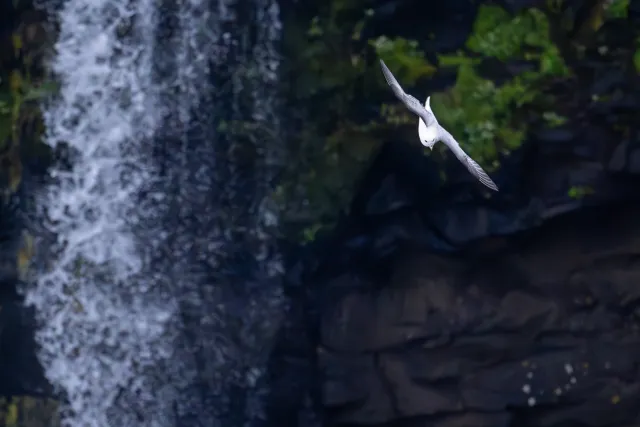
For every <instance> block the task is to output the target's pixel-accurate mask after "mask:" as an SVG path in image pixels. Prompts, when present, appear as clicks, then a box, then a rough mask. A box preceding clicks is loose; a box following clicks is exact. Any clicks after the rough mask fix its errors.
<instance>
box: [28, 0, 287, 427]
mask: <svg viewBox="0 0 640 427" xmlns="http://www.w3.org/2000/svg"><path fill="white" fill-rule="evenodd" d="M162 4H163V3H162V2H161V1H154V0H135V1H134V0H66V1H65V2H64V3H63V4H62V7H61V8H60V9H59V10H57V11H56V14H57V19H58V20H59V24H60V25H59V26H60V34H59V39H58V41H57V43H56V52H55V56H54V59H53V61H52V64H51V69H52V71H53V73H54V74H55V75H56V77H57V78H58V79H59V80H60V82H61V92H60V94H59V97H58V98H57V99H55V100H54V102H52V103H51V104H48V105H46V106H45V111H44V113H45V114H44V117H45V123H46V127H47V132H46V141H47V143H48V144H49V145H51V146H52V147H54V148H59V147H65V149H66V150H67V151H68V159H67V160H68V161H65V162H61V163H60V164H58V165H56V166H54V167H53V169H52V170H51V176H52V181H51V183H49V184H48V186H47V188H46V191H45V192H44V193H43V194H42V195H41V197H40V200H39V208H40V210H39V213H40V216H39V218H38V219H37V222H40V223H43V224H44V228H45V229H46V232H45V233H40V234H41V241H42V242H41V245H40V246H41V247H44V246H46V245H47V240H46V237H47V236H55V242H54V243H53V244H51V245H50V246H51V249H50V250H48V251H44V252H45V256H40V258H42V259H44V260H45V261H46V265H45V266H44V268H43V271H38V272H37V276H36V279H35V280H34V284H33V286H31V287H29V288H28V289H27V292H26V300H27V303H28V304H31V305H33V306H34V307H35V308H36V313H37V314H36V315H37V318H38V321H39V323H40V325H41V326H40V329H39V331H38V332H37V337H36V338H37V341H38V343H39V345H40V347H41V350H40V354H39V357H40V360H41V362H42V364H43V366H44V369H45V375H46V377H47V378H48V380H49V381H50V382H51V384H52V385H53V386H54V387H55V388H56V389H57V390H58V391H59V392H60V393H61V395H62V396H64V397H65V398H66V400H67V401H68V407H67V408H65V411H64V412H63V421H64V422H65V423H66V425H69V426H74V427H80V426H82V427H85V426H91V427H94V426H95V427H129V426H154V427H155V426H158V427H164V426H171V425H175V423H176V422H179V421H180V420H185V419H190V420H191V421H192V424H191V425H193V424H196V425H211V426H213V425H218V421H219V420H218V419H216V417H218V416H220V415H221V414H222V413H224V412H228V411H229V410H230V409H228V406H229V401H230V399H229V398H228V397H224V396H223V397H224V398H222V400H216V399H217V397H211V396H220V395H221V394H225V393H227V392H228V390H229V388H228V386H230V385H233V386H239V387H251V386H253V385H255V382H256V379H257V376H259V374H260V373H261V372H262V370H263V367H264V364H265V363H266V360H265V357H266V354H267V352H266V350H267V347H268V343H269V342H270V340H271V335H272V334H273V331H274V330H275V326H274V325H275V324H277V314H278V312H279V311H280V309H281V304H282V297H281V294H280V288H279V287H278V286H277V285H274V284H273V283H271V284H262V285H260V286H258V287H255V285H251V286H254V287H255V291H253V290H245V291H244V293H242V292H240V293H239V294H241V296H240V298H241V299H242V304H238V301H237V300H234V299H233V298H232V299H231V300H228V298H229V292H230V291H232V292H237V291H238V290H240V289H241V288H242V287H243V286H245V285H244V284H243V283H242V282H233V280H232V281H231V282H229V281H224V280H221V281H220V282H213V283H212V282H211V279H210V278H209V279H203V278H202V271H199V270H198V268H197V266H198V265H200V264H202V263H203V262H205V263H206V264H207V265H208V266H210V267H211V268H214V269H215V268H216V266H218V265H219V264H220V263H221V262H222V261H220V260H219V259H218V258H219V256H220V254H221V253H222V252H227V253H232V252H233V250H232V249H230V246H229V245H232V244H233V238H230V237H229V236H231V235H234V233H238V232H239V233H241V234H242V233H244V234H246V235H247V236H249V237H248V238H247V239H248V240H249V241H251V246H252V249H251V250H248V252H249V254H250V255H251V256H253V257H255V258H256V259H258V260H259V263H260V264H261V267H260V268H261V269H262V270H265V271H266V274H265V277H274V276H277V275H278V274H279V270H280V266H279V265H280V263H279V261H278V259H277V254H276V255H274V254H273V253H272V252H273V250H272V248H271V247H272V244H271V243H270V238H269V237H268V232H267V231H266V230H267V229H268V228H269V227H273V226H274V218H276V215H275V213H274V212H273V211H272V210H269V209H267V208H266V207H267V206H269V204H268V203H264V201H265V200H267V199H268V192H269V182H270V181H269V180H270V179H271V178H272V177H273V170H274V165H275V164H277V163H278V159H279V155H280V154H279V153H278V151H277V150H273V149H270V148H265V145H264V142H263V145H262V146H261V147H258V148H257V149H256V151H257V153H258V154H259V155H260V156H262V160H260V161H259V162H258V166H259V167H258V170H259V172H256V173H257V175H256V178H258V181H259V185H258V186H257V187H256V189H254V193H255V194H254V195H253V197H252V198H251V199H250V200H249V201H248V202H247V203H248V204H246V203H245V205H246V206H254V205H256V206H257V207H258V208H257V209H255V211H252V212H254V215H253V217H252V218H250V219H249V220H248V221H244V222H241V223H237V221H236V220H235V219H231V220H229V219H221V218H228V215H227V216H225V215H219V214H218V213H217V212H215V211H214V212H212V208H213V207H214V204H212V203H215V201H216V199H217V196H216V195H213V197H212V196H211V188H213V187H215V185H219V184H220V182H219V181H220V179H218V180H217V178H216V177H218V178H219V174H220V173H222V172H221V171H227V172H226V175H225V174H222V178H221V179H223V180H225V179H226V180H229V181H233V178H234V177H235V176H236V167H235V166H234V164H235V163H234V162H235V159H234V157H233V156H230V157H226V156H222V157H221V156H216V153H217V150H219V148H218V145H220V144H221V142H220V141H221V140H219V139H218V138H217V136H216V135H214V134H213V133H215V132H213V133H212V132H211V127H210V126H209V128H207V125H206V124H204V122H206V121H207V117H209V116H210V115H212V114H215V113H216V111H215V110H214V109H213V105H214V104H215V103H216V100H215V99H211V96H209V95H207V94H208V93H209V92H211V93H222V92H223V91H224V89H222V88H216V87H213V86H212V85H211V84H210V83H209V82H208V81H209V79H210V77H211V73H215V69H214V70H212V69H211V68H210V67H211V66H212V64H213V66H214V68H215V66H221V65H222V66H224V64H225V62H226V61H228V60H229V56H228V55H230V52H235V55H236V57H239V58H240V62H238V65H237V66H238V67H239V71H238V72H237V73H235V74H234V77H233V79H232V80H233V81H232V82H231V86H232V90H231V91H232V104H233V105H234V107H233V110H234V112H235V113H234V114H235V116H234V118H235V119H244V120H249V121H252V122H253V123H254V124H256V125H257V126H258V131H259V132H263V131H264V130H265V129H267V128H268V130H269V132H270V134H271V135H273V134H274V132H275V133H277V120H276V118H277V116H275V115H274V114H273V111H272V110H273V108H274V107H273V105H274V102H275V101H274V96H273V94H274V88H273V86H274V85H275V82H276V80H277V72H276V70H277V65H278V57H277V54H276V52H275V50H276V49H275V45H274V44H275V42H276V41H277V39H278V37H279V31H280V25H279V21H278V6H277V3H276V2H275V1H274V0H253V1H252V4H253V7H254V10H255V20H254V22H253V23H251V25H254V26H255V27H256V28H257V31H256V32H257V38H258V40H257V42H254V43H253V44H252V43H250V42H248V41H247V40H248V39H249V38H250V37H249V36H248V32H249V30H246V29H245V30H243V29H242V28H241V27H240V28H238V27H236V28H234V27H233V25H230V23H233V21H234V19H235V16H236V15H237V13H234V10H233V9H234V7H235V3H234V2H233V1H232V0H217V1H212V2H206V1H203V0H184V1H178V2H168V3H166V4H167V5H169V8H171V9H172V11H171V12H167V11H166V10H165V9H166V8H163V9H162V10H161V9H160V8H161V6H160V5H162ZM243 7H246V5H243ZM163 13H164V14H165V15H166V14H168V13H169V14H172V15H173V16H172V18H175V22H177V23H178V25H177V26H176V28H175V29H173V30H172V31H173V34H172V36H171V40H165V39H163V38H161V37H160V38H159V36H158V34H159V33H161V32H162V27H163V26H162V24H161V23H160V22H159V21H160V20H161V18H160V16H161V14H163ZM159 58H160V59H159ZM162 58H164V59H167V58H169V62H171V63H172V65H171V67H170V68H171V70H168V69H164V71H162V70H161V72H159V71H158V67H159V66H158V63H159V62H162ZM160 68H162V67H160ZM245 86H246V87H247V88H249V90H250V98H251V99H252V107H251V111H250V112H249V115H250V116H249V117H245V116H244V115H245V114H246V113H244V112H240V111H239V109H238V108H236V107H235V106H236V103H237V102H238V101H237V100H238V97H239V96H240V95H238V94H239V93H241V92H242V91H243V90H244V88H245ZM213 98H215V96H214V97H213ZM219 102H221V101H219V100H218V105H219ZM207 108H211V110H207ZM194 111H195V113H194ZM196 128H198V129H200V134H201V139H202V140H201V141H198V143H199V145H198V146H197V149H190V148H189V140H190V136H189V131H191V133H193V129H196ZM214 128H215V126H214ZM159 135H160V136H159ZM202 135H204V136H202ZM163 137H168V138H169V139H171V138H173V139H174V140H175V141H177V142H178V145H177V146H175V147H174V148H173V149H174V151H172V152H171V155H172V157H173V156H174V157H175V158H176V159H175V161H173V163H171V167H172V168H173V169H175V170H174V172H172V173H170V174H169V175H168V176H169V178H167V177H165V178H159V177H158V176H157V175H158V174H157V167H156V166H157V165H155V164H154V160H153V156H152V155H151V152H152V149H153V146H154V144H156V140H157V139H158V138H163ZM203 138H204V139H203ZM203 141H204V142H205V143H204V144H203V143H202V142H203ZM271 142H272V141H271ZM271 145H272V146H273V145H274V144H273V143H272V144H271ZM198 150H200V151H198ZM167 179H168V180H167ZM169 181H171V182H172V183H173V184H171V182H169ZM216 182H217V184H216ZM154 183H155V184H159V186H158V185H156V186H154ZM170 184H171V185H173V187H172V186H171V185H170ZM163 186H164V187H163ZM221 191H222V190H221ZM141 193H144V196H141ZM141 197H142V199H144V200H142V201H141ZM220 197H222V196H220ZM226 197H227V199H225V200H227V201H228V200H231V201H233V200H235V198H236V197H240V192H237V191H235V190H231V191H230V193H229V195H227V196H226ZM242 197H246V196H245V195H242ZM212 199H213V202H212ZM243 200H244V199H243ZM234 203H235V202H234ZM232 204H233V203H232ZM240 204H241V205H242V203H240ZM245 205H242V206H240V208H242V209H244V208H243V206H245ZM176 207H177V210H175V209H174V208H176ZM252 209H253V208H252ZM174 217H175V218H177V219H178V224H177V225H175V226H174V225H173V224H169V222H167V221H165V222H164V223H163V219H162V218H165V220H166V219H167V218H169V219H171V220H172V219H173V218H174ZM192 217H196V218H198V221H197V224H196V223H195V222H193V221H192V220H191V219H189V218H192ZM190 221H191V222H190ZM149 224H153V225H152V226H150V225H149ZM185 224H186V225H185ZM265 227H266V228H265ZM145 230H146V231H145ZM36 234H37V233H36ZM229 239H231V240H229ZM241 240H242V239H241ZM244 240H246V239H244ZM244 240H243V241H244ZM221 248H222V249H221ZM269 248H271V249H269ZM270 252H271V253H270ZM194 272H195V273H194ZM221 274H222V273H221ZM214 276H215V275H214ZM234 280H237V279H234ZM253 280H254V281H255V279H253ZM252 289H254V288H252ZM189 319H190V320H189ZM194 322H195V323H194ZM194 325H195V330H193V329H194ZM189 328H191V329H189ZM234 328H235V329H234ZM194 334H195V338H193V337H192V338H189V339H187V338H185V337H186V336H193V335H194ZM198 354H200V356H198ZM202 360H204V365H205V366H204V367H203V366H202V364H203V362H202ZM202 384H207V387H208V389H209V390H210V391H209V394H210V395H211V396H209V397H202V396H201V394H202V393H200V390H201V389H202V388H203V386H202ZM194 390H197V391H194ZM249 394H251V393H249ZM253 394H254V395H257V396H258V397H259V395H260V392H259V391H257V392H255V393H253ZM254 397H255V396H249V397H247V401H246V402H245V404H244V406H245V408H244V411H245V412H247V415H246V416H247V417H248V418H252V417H255V416H260V414H259V412H260V410H259V408H258V409H256V404H255V402H254V401H253V400H252V399H254ZM212 399H213V400H212ZM254 400H255V399H254ZM221 402H222V403H221ZM217 405H218V406H219V405H223V406H224V408H222V406H221V407H220V408H216V407H215V406H217ZM258 406H259V405H258ZM194 412H201V414H200V415H195V416H194V414H193V413H194ZM189 416H191V418H189ZM236 418H237V417H236Z"/></svg>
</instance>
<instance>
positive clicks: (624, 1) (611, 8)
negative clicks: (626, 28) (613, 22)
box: [605, 0, 629, 19]
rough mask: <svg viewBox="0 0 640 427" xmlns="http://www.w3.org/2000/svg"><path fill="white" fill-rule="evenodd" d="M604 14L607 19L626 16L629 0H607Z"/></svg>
mask: <svg viewBox="0 0 640 427" xmlns="http://www.w3.org/2000/svg"><path fill="white" fill-rule="evenodd" d="M608 3H609V4H608V6H607V8H606V10H605V16H606V18H608V19H616V18H626V17H627V15H628V13H629V0H613V1H611V2H608Z"/></svg>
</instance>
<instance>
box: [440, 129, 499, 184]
mask: <svg viewBox="0 0 640 427" xmlns="http://www.w3.org/2000/svg"><path fill="white" fill-rule="evenodd" d="M438 129H439V130H440V132H439V134H440V135H439V139H440V141H442V143H444V144H445V145H446V146H447V147H449V149H450V150H451V151H452V152H453V154H455V156H456V157H457V158H458V160H460V162H462V164H463V165H465V166H466V167H467V169H469V172H471V174H472V175H473V176H475V177H476V178H478V180H480V182H481V183H483V184H484V185H486V186H487V187H489V188H490V189H492V190H494V191H498V186H497V185H496V184H495V182H493V181H492V180H491V178H489V175H487V173H486V172H485V171H484V170H483V169H482V167H480V165H479V164H478V163H476V162H475V161H474V160H473V159H472V158H471V157H469V156H468V155H467V153H465V152H464V150H463V149H462V148H461V147H460V144H458V141H456V140H455V138H454V137H453V136H452V135H451V134H450V133H449V132H448V131H447V130H446V129H445V128H443V127H442V126H440V125H438Z"/></svg>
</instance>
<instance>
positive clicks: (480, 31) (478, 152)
mask: <svg viewBox="0 0 640 427" xmlns="http://www.w3.org/2000/svg"><path fill="white" fill-rule="evenodd" d="M467 48H468V49H469V51H471V52H473V53H474V54H476V55H475V56H474V57H471V56H469V55H466V54H463V53H462V52H457V53H456V54H453V55H442V56H440V57H439V63H440V65H441V66H445V67H456V68H457V70H458V77H457V80H456V84H455V86H454V87H453V88H451V89H450V90H448V91H447V92H443V93H439V94H434V95H433V96H432V102H431V105H432V108H433V110H434V112H435V113H436V115H437V116H438V118H439V120H440V122H442V123H443V124H444V125H445V126H446V127H448V128H449V129H451V132H452V133H453V134H454V135H455V136H456V137H457V138H458V141H459V142H460V144H461V145H462V146H463V147H464V148H465V150H466V151H467V152H468V153H469V154H470V155H471V156H472V157H473V158H474V159H476V160H478V161H479V162H480V163H482V164H483V165H484V166H485V167H487V168H488V169H492V168H495V167H497V166H498V162H497V159H498V155H499V154H508V153H509V152H510V151H511V150H513V149H515V148H517V147H518V146H519V145H520V144H521V143H522V141H523V139H524V137H525V135H526V130H527V121H526V117H525V118H522V117H521V116H522V115H519V114H518V113H519V112H520V111H522V110H525V109H526V108H527V107H528V106H530V105H532V104H534V103H535V102H536V101H537V98H538V96H539V89H538V85H539V83H540V82H541V81H543V79H545V78H549V77H554V76H560V77H561V76H567V75H568V74H569V70H568V68H567V67H566V65H565V64H564V61H563V60H562V57H561V55H560V53H559V51H558V49H557V47H556V46H555V45H554V44H553V43H552V42H551V40H550V39H549V24H548V22H547V19H546V16H545V15H544V14H543V13H542V12H540V11H539V10H537V9H528V10H525V11H523V12H522V13H520V14H518V15H516V16H511V15H509V14H508V13H507V12H506V11H504V10H503V9H501V8H500V7H498V6H491V5H490V6H480V9H479V12H478V16H477V18H476V21H475V23H474V31H473V34H472V35H471V36H470V37H469V39H468V41H467ZM488 58H494V59H497V60H500V61H502V62H508V61H510V60H516V59H519V60H526V61H533V62H536V63H537V65H538V67H537V70H535V71H529V72H523V73H521V74H519V75H517V76H515V77H513V78H512V79H511V80H509V81H507V82H505V83H503V84H501V85H496V84H495V83H494V82H493V81H491V80H489V79H486V78H483V77H481V76H480V75H479V74H478V71H477V70H478V66H479V65H480V64H481V62H482V61H483V59H488Z"/></svg>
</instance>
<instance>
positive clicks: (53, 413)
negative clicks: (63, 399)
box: [0, 396, 59, 427]
mask: <svg viewBox="0 0 640 427" xmlns="http://www.w3.org/2000/svg"><path fill="white" fill-rule="evenodd" d="M57 411H58V403H57V402H56V401H55V400H53V399H44V398H35V397H30V396H15V397H12V398H8V399H7V398H0V425H3V426H6V427H54V426H56V425H59V419H58V414H57Z"/></svg>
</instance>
